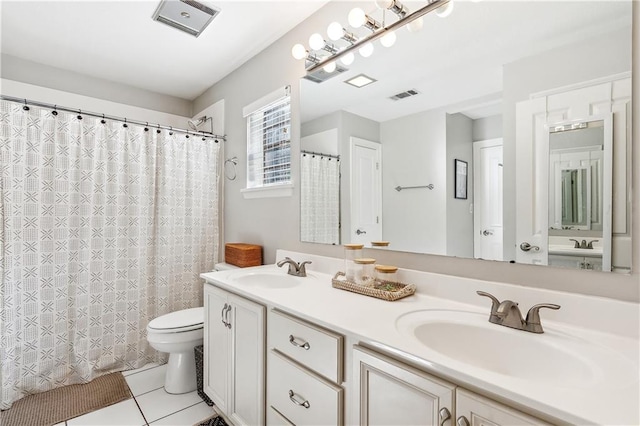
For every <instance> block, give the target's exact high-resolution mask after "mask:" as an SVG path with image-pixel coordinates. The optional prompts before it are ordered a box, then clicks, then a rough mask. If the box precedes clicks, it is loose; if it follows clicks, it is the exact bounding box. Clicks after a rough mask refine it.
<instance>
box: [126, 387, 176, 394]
mask: <svg viewBox="0 0 640 426" xmlns="http://www.w3.org/2000/svg"><path fill="white" fill-rule="evenodd" d="M158 389H164V385H162V386H160V387H159V388H155V389H151V390H148V391H145V392H142V393H140V394H138V395H133V392H131V394H132V395H133V396H134V397H136V396H142V395H146V394H148V393H151V392H155V391H157V390H158ZM165 392H166V391H165ZM167 393H169V392H167ZM169 395H171V394H169Z"/></svg>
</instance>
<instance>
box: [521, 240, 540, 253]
mask: <svg viewBox="0 0 640 426" xmlns="http://www.w3.org/2000/svg"><path fill="white" fill-rule="evenodd" d="M520 250H522V251H531V250H533V251H540V247H538V246H532V245H531V244H529V243H528V242H526V241H525V242H524V243H522V244H520Z"/></svg>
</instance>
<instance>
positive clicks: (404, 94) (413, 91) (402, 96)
mask: <svg viewBox="0 0 640 426" xmlns="http://www.w3.org/2000/svg"><path fill="white" fill-rule="evenodd" d="M418 94H420V92H418V91H417V90H416V89H411V90H407V91H406V92H400V93H396V94H395V95H393V96H389V99H391V100H392V101H399V100H400V99H405V98H408V97H411V96H415V95H418Z"/></svg>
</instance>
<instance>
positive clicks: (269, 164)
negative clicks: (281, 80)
mask: <svg viewBox="0 0 640 426" xmlns="http://www.w3.org/2000/svg"><path fill="white" fill-rule="evenodd" d="M288 89H289V88H288V87H287V88H286V89H285V91H284V96H282V95H283V91H282V90H279V91H278V92H275V93H273V94H271V95H268V96H266V97H265V98H262V99H260V100H258V101H256V102H254V103H253V104H251V105H250V106H247V107H245V109H244V112H245V116H246V117H247V190H252V189H260V188H263V189H266V188H268V187H280V186H282V185H290V184H291V96H290V94H289V90H288ZM276 97H277V98H276ZM274 98H275V99H274ZM247 110H252V111H247Z"/></svg>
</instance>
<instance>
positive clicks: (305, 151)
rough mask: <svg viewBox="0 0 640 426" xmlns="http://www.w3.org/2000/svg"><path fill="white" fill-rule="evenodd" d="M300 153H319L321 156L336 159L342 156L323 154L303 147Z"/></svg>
mask: <svg viewBox="0 0 640 426" xmlns="http://www.w3.org/2000/svg"><path fill="white" fill-rule="evenodd" d="M300 154H310V155H319V156H321V157H329V158H335V159H337V160H339V159H340V156H339V155H333V154H323V153H321V152H315V151H307V150H304V149H301V150H300Z"/></svg>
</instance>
